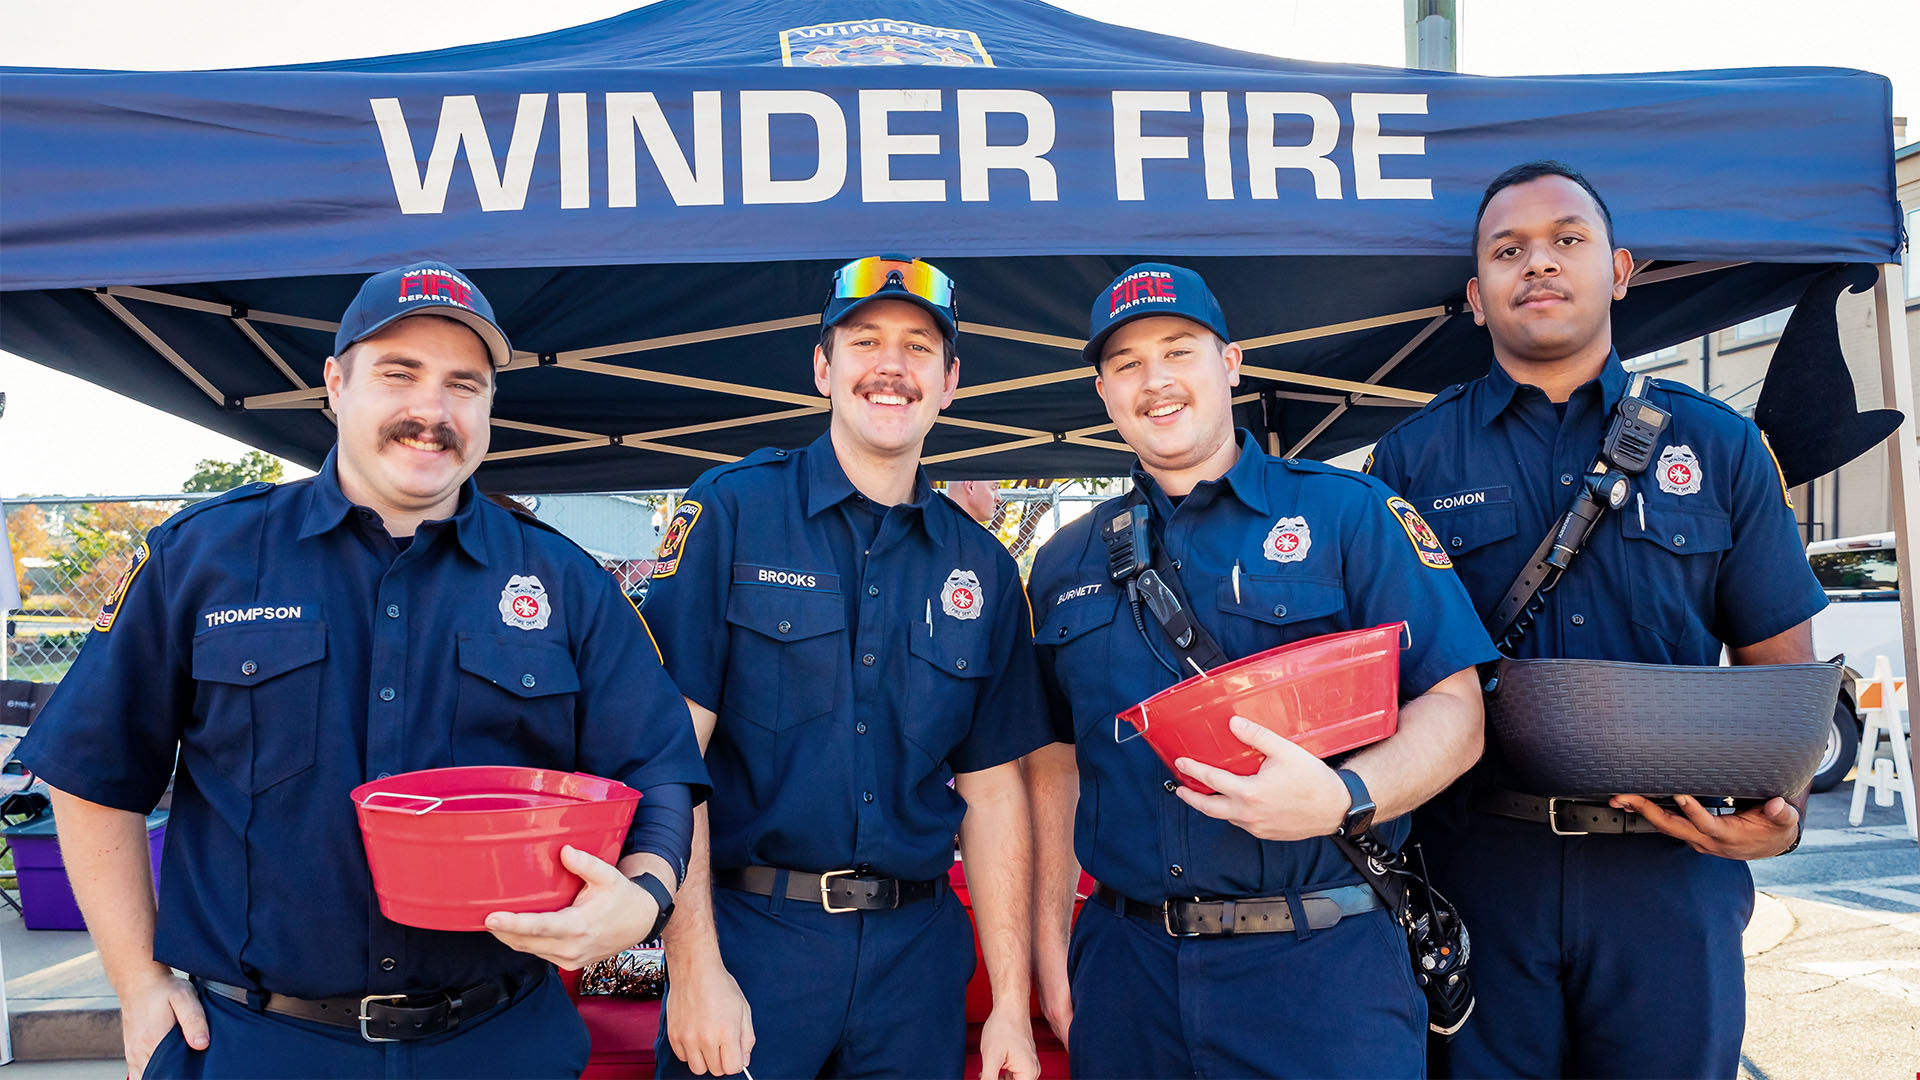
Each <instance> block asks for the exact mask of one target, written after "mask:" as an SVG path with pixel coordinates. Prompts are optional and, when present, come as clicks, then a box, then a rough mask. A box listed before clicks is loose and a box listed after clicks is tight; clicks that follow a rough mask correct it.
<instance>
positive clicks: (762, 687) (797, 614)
mask: <svg viewBox="0 0 1920 1080" xmlns="http://www.w3.org/2000/svg"><path fill="white" fill-rule="evenodd" d="M845 605H846V601H845V599H844V598H843V597H842V596H841V595H840V594H839V593H837V592H832V593H829V592H814V591H812V590H808V589H788V588H779V587H773V586H758V585H736V586H734V589H733V592H732V594H731V595H729V596H728V598H727V622H728V623H730V624H732V625H733V626H734V627H735V628H736V629H735V630H734V632H733V648H732V655H731V656H730V657H729V658H728V661H727V676H726V685H725V686H724V687H723V688H722V689H721V697H722V706H723V708H725V709H726V711H727V712H728V713H730V714H733V715H737V716H740V717H742V718H744V719H747V720H751V721H753V722H754V723H756V724H759V725H760V726H762V727H765V728H768V729H769V730H772V731H781V730H784V729H786V728H791V727H794V726H797V725H799V724H804V723H806V722H807V721H809V720H813V719H816V718H818V717H821V716H824V715H826V714H827V713H830V712H832V711H833V706H834V691H835V689H836V688H837V687H838V686H839V682H840V671H841V669H842V668H843V667H845V666H846V663H847V637H846V629H847V610H846V606H845Z"/></svg>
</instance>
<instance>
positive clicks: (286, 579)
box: [20, 455, 706, 998]
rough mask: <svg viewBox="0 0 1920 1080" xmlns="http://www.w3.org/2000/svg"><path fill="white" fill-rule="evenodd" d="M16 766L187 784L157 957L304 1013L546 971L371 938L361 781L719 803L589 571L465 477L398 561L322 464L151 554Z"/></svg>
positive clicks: (678, 706) (621, 619)
mask: <svg viewBox="0 0 1920 1080" xmlns="http://www.w3.org/2000/svg"><path fill="white" fill-rule="evenodd" d="M176 750H177V751H178V759H179V768H178V774H177V776H176V775H175V753H176ZM20 752H21V755H22V756H23V757H24V758H25V759H26V761H27V762H28V763H29V765H30V766H31V767H32V769H33V770H34V771H35V772H37V773H39V774H40V775H41V776H43V777H45V778H46V780H47V782H48V783H50V784H52V785H53V786H55V787H57V788H60V789H61V790H63V791H67V792H70V793H72V794H74V795H77V796H79V797H80V798H82V799H86V800H88V801H90V802H95V803H99V804H101V805H104V806H111V807H116V808H118V809H121V810H130V811H134V812H137V813H144V812H146V811H148V810H150V809H152V808H153V806H154V803H155V802H156V801H157V800H158V799H159V798H160V795H161V792H162V791H163V790H164V789H165V787H166V785H167V780H168V778H169V777H174V793H173V814H172V817H171V819H170V820H169V822H168V828H167V843H166V853H165V857H164V863H163V865H162V868H161V875H160V916H159V925H158V927H157V928H156V931H155V936H154V955H155V958H156V959H158V960H160V961H161V962H163V963H167V964H171V965H173V966H174V967H176V968H179V969H181V970H183V971H187V972H190V973H193V974H197V975H203V976H206V977H207V978H211V979H216V980H219V981H221V982H228V983H234V984H238V985H252V986H258V987H263V988H265V989H267V990H270V991H273V992H275V993H281V994H291V995H294V996H296V997H308V998H315V997H331V996H335V995H345V994H361V993H392V992H400V991H414V990H427V989H454V988H459V987H462V986H467V985H470V984H472V983H474V982H477V981H479V980H480V979H482V978H485V977H488V976H492V975H497V974H502V973H505V972H509V971H516V970H519V971H528V972H538V971H544V970H545V967H546V963H545V961H542V960H540V959H538V958H537V957H533V956H530V955H527V954H525V953H519V952H515V951H513V950H511V949H509V948H507V947H506V946H505V945H503V944H501V943H500V942H499V941H497V940H495V939H494V938H493V936H492V935H490V934H486V933H478V932H475V933H453V932H447V931H437V930H419V929H414V928H411V927H406V926H402V925H399V924H398V923H394V922H390V921H388V920H387V919H385V918H384V917H382V916H381V914H380V909H379V903H378V901H377V899H376V898H375V896H374V892H373V886H372V881H371V879H370V878H369V877H368V874H367V860H366V856H365V854H364V849H363V848H362V847H361V842H360V830H359V825H358V824H357V822H356V820H355V817H354V807H353V803H352V800H351V799H349V798H348V792H349V791H351V790H352V789H353V788H354V787H356V786H357V785H359V784H361V783H364V782H366V781H369V780H373V779H376V778H379V777H384V776H387V775H390V774H393V773H401V772H408V771H412V770H415V769H432V768H439V767H443V766H448V765H503V764H510V765H531V766H537V767H541V768H549V769H564V770H569V771H572V770H578V771H581V772H588V773H594V774H597V775H600V776H606V777H610V778H612V779H615V780H619V781H621V782H623V783H626V784H628V785H631V786H633V787H635V788H639V789H642V790H643V791H644V790H646V789H648V788H654V787H658V786H661V785H676V784H686V785H693V786H694V787H695V788H696V792H695V794H696V797H697V796H699V795H702V794H704V785H705V783H706V773H705V770H704V768H703V767H702V765H701V761H700V751H699V744H698V742H697V741H696V740H695V738H694V735H693V726H692V724H691V723H690V722H689V720H688V718H687V710H686V704H685V703H684V702H682V701H681V700H680V696H679V694H678V692H676V691H675V689H674V687H673V684H672V682H671V681H669V680H668V679H667V677H666V673H665V672H664V671H663V670H662V669H661V667H660V663H659V656H658V654H657V653H656V652H655V650H654V647H653V645H652V643H651V642H650V641H649V640H648V635H647V630H646V625H645V624H644V623H643V622H642V621H641V620H640V619H639V618H638V617H637V616H636V613H635V612H634V610H633V608H632V606H631V605H630V604H629V603H628V602H627V600H626V598H625V597H624V596H622V595H621V593H620V589H619V586H618V584H617V583H616V582H615V581H614V579H613V578H612V577H611V576H610V575H608V574H607V573H606V571H605V570H603V569H601V568H600V567H599V566H598V565H597V564H596V563H594V561H593V560H592V559H591V558H590V557H589V556H588V555H587V554H586V553H585V552H583V551H581V550H580V549H579V548H578V547H575V546H574V545H573V544H572V543H571V542H570V541H568V540H567V539H565V538H564V537H561V536H559V535H557V534H555V533H553V532H552V531H550V530H549V529H547V528H546V527H545V526H542V525H539V524H537V523H534V522H532V521H529V520H525V519H522V518H520V517H519V516H517V515H515V514H512V513H510V512H509V511H507V510H504V509H502V508H501V507H498V506H495V505H494V504H492V503H490V502H488V501H487V500H486V499H485V498H482V497H480V496H479V494H478V493H477V491H476V490H475V488H474V486H473V484H472V482H471V481H469V482H468V484H467V486H466V488H465V490H464V491H463V492H462V494H461V507H460V510H459V511H458V512H457V513H456V514H454V516H453V517H451V518H449V519H447V520H444V521H430V522H425V523H423V524H422V525H421V526H420V527H419V530H418V531H417V532H416V533H415V534H414V537H413V539H412V542H411V543H410V544H408V545H407V547H406V548H405V550H401V549H400V547H399V546H398V545H396V544H395V543H394V541H393V540H392V539H391V538H390V537H389V536H388V535H387V533H386V530H385V528H384V526H382V524H381V522H380V519H379V517H378V516H377V515H376V514H374V512H373V511H372V510H369V509H366V508H364V507H357V506H354V505H353V504H351V503H349V502H348V501H347V499H346V497H345V496H344V495H342V494H341V491H340V484H339V479H338V474H337V472H336V470H335V464H334V460H333V457H332V456H331V455H329V457H328V459H327V463H326V465H325V466H324V467H322V469H321V471H320V473H319V474H318V475H317V476H314V477H312V478H310V479H307V480H299V481H294V482H292V483H287V484H281V485H278V486H275V485H272V484H249V485H247V486H246V487H243V488H240V489H237V490H235V491H233V492H231V493H229V494H227V495H224V496H222V497H220V498H217V499H212V500H209V501H207V502H205V503H201V504H199V505H197V506H194V507H191V508H189V509H186V510H183V511H181V512H180V513H178V514H176V515H174V516H173V517H172V518H171V519H169V520H168V521H166V522H165V523H163V524H162V525H160V526H159V527H158V528H156V529H154V530H153V531H152V532H151V533H150V534H148V537H147V542H146V544H145V545H143V546H142V548H141V552H140V554H139V556H138V557H137V564H136V568H135V570H134V572H133V574H132V576H131V578H130V580H128V581H126V582H124V583H123V585H122V587H121V593H120V594H119V595H117V596H115V598H114V599H113V601H112V602H111V603H109V605H108V606H107V608H106V609H105V610H104V611H103V612H102V613H101V616H100V619H99V621H98V622H97V623H96V624H95V630H94V633H93V635H92V637H91V638H90V640H89V641H88V642H87V646H86V648H84V649H83V650H81V653H80V658H79V660H78V661H77V662H76V663H75V664H74V667H73V670H72V671H71V672H69V673H68V674H67V677H66V678H65V679H64V680H63V681H62V682H61V684H60V689H59V691H58V692H57V693H55V694H54V696H53V698H52V700H51V701H49V702H48V703H47V707H46V710H45V711H44V712H43V713H42V714H41V715H40V718H39V719H38V721H37V722H36V723H35V724H34V725H33V731H32V733H31V734H30V735H29V736H28V738H27V739H26V740H25V742H24V743H23V744H22V746H21V749H20ZM643 801H644V800H643ZM625 850H627V851H632V850H635V844H634V837H633V835H632V834H630V835H629V838H628V844H627V847H626V849H625Z"/></svg>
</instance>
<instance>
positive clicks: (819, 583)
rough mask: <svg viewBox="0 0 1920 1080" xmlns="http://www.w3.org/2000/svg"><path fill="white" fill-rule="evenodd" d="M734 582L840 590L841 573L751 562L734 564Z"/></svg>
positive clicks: (814, 589) (787, 587) (823, 590)
mask: <svg viewBox="0 0 1920 1080" xmlns="http://www.w3.org/2000/svg"><path fill="white" fill-rule="evenodd" d="M733 583H734V584H735V585H773V586H776V587H778V588H782V589H811V590H813V591H814V592H831V593H837V592H839V591H840V575H839V574H823V573H821V572H819V571H818V570H789V569H785V568H783V567H778V566H755V565H753V564H751V563H734V564H733Z"/></svg>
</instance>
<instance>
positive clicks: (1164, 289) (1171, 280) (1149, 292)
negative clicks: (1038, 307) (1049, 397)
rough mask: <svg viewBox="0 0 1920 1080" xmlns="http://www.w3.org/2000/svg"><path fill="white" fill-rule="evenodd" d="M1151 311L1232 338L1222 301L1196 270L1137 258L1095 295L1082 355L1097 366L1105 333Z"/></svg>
mask: <svg viewBox="0 0 1920 1080" xmlns="http://www.w3.org/2000/svg"><path fill="white" fill-rule="evenodd" d="M1149 315H1177V316H1179V317H1180V318H1182V319H1191V320H1192V321H1194V322H1197V323H1199V324H1200V325H1201V326H1204V327H1206V328H1207V329H1209V330H1211V331H1213V332H1214V333H1216V334H1218V335H1220V340H1222V341H1232V340H1233V335H1232V334H1229V333H1227V316H1226V314H1225V313H1224V312H1222V311H1221V310H1220V301H1218V300H1216V299H1214V297H1213V290H1212V289H1209V288H1207V283H1206V282H1205V281H1202V280H1201V279H1200V275H1199V274H1196V273H1194V272H1193V271H1191V270H1189V269H1187V268H1186V267H1184V266H1174V265H1171V264H1169V263H1139V264H1137V265H1134V266H1130V267H1128V268H1127V270H1126V271H1125V272H1124V273H1122V274H1121V275H1120V276H1119V277H1117V278H1114V279H1113V283H1112V284H1110V285H1108V286H1107V287H1106V288H1105V289H1103V290H1101V292H1100V295H1099V296H1096V297H1094V300H1093V311H1092V312H1091V313H1090V314H1089V315H1088V318H1087V347H1086V348H1085V349H1083V350H1082V351H1081V353H1080V355H1081V356H1082V357H1083V358H1084V359H1085V360H1086V361H1087V363H1089V364H1092V365H1093V366H1094V367H1096V368H1097V367H1099V366H1100V351H1101V349H1103V348H1104V347H1105V346H1106V344H1107V337H1108V335H1110V334H1112V333H1113V332H1114V331H1115V330H1117V329H1119V328H1120V325H1121V324H1122V323H1126V322H1131V321H1132V320H1134V319H1141V318H1145V317H1147V316H1149Z"/></svg>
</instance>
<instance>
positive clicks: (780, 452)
mask: <svg viewBox="0 0 1920 1080" xmlns="http://www.w3.org/2000/svg"><path fill="white" fill-rule="evenodd" d="M773 456H774V457H786V456H787V452H786V451H785V450H775V451H774V452H773Z"/></svg>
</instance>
